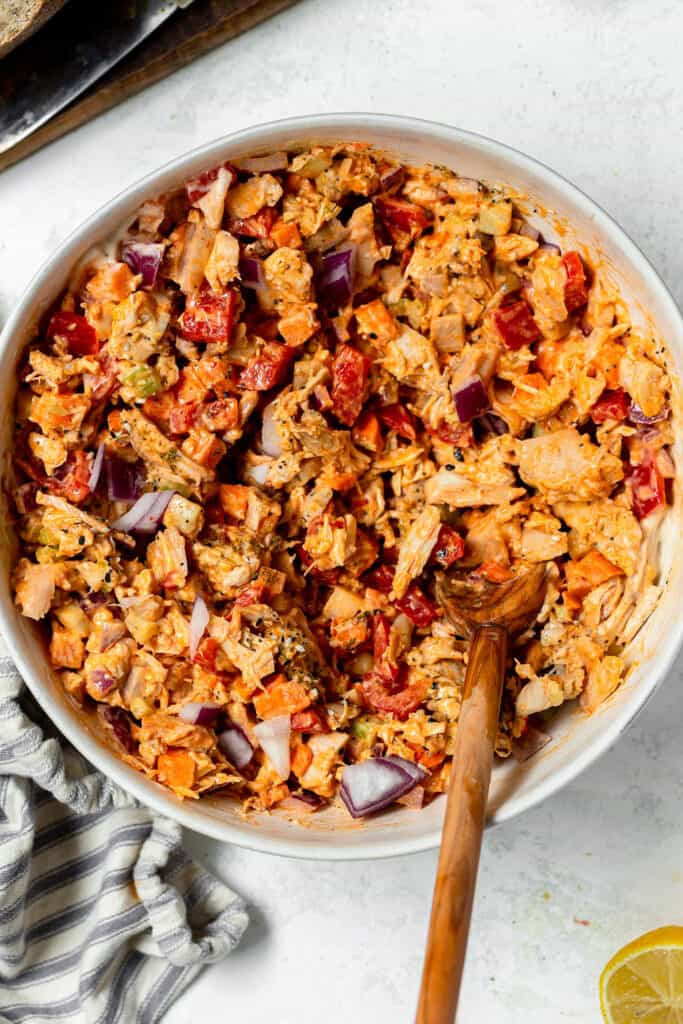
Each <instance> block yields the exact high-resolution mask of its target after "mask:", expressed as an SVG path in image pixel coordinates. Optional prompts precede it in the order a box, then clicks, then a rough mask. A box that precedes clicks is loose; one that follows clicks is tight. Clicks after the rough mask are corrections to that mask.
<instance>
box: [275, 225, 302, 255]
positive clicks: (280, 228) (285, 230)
mask: <svg viewBox="0 0 683 1024" xmlns="http://www.w3.org/2000/svg"><path fill="white" fill-rule="evenodd" d="M270 237H271V238H272V240H273V241H274V242H275V244H276V246H277V247H278V248H280V247H281V246H283V245H286V246H287V248H288V249H300V248H301V245H302V242H301V235H300V234H299V229H298V227H297V226H296V224H287V223H286V222H285V221H284V220H277V221H276V222H275V223H274V224H273V226H272V228H271V229H270Z"/></svg>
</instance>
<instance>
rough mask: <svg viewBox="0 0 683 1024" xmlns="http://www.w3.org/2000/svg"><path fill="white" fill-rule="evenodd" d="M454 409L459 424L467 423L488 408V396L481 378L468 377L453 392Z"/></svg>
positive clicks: (476, 376)
mask: <svg viewBox="0 0 683 1024" xmlns="http://www.w3.org/2000/svg"><path fill="white" fill-rule="evenodd" d="M453 397H454V399H455V409H456V412H457V414H458V419H459V420H460V422H461V423H469V422H470V420H473V419H474V418H475V416H480V415H481V414H482V413H483V412H485V411H486V410H487V409H488V407H489V396H488V395H487V394H486V388H485V387H484V382H483V381H482V379H481V377H480V376H479V375H478V374H476V375H475V376H473V377H470V378H469V379H468V380H466V381H465V383H464V384H462V385H461V386H460V387H459V388H458V389H457V391H455V392H454V394H453Z"/></svg>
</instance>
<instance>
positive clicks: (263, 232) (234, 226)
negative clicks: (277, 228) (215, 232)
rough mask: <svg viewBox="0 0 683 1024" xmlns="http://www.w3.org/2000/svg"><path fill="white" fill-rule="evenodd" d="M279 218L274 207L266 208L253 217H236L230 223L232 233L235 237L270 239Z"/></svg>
mask: <svg viewBox="0 0 683 1024" xmlns="http://www.w3.org/2000/svg"><path fill="white" fill-rule="evenodd" d="M277 218H278V213H277V210H276V209H275V208H274V207H272V206H265V207H264V208H263V209H262V210H259V212H258V213H256V214H254V216H253V217H244V218H237V217H234V218H233V219H232V220H231V221H230V231H231V232H232V234H233V235H241V236H242V237H243V238H270V232H271V231H272V230H273V226H274V224H275V221H276V220H277Z"/></svg>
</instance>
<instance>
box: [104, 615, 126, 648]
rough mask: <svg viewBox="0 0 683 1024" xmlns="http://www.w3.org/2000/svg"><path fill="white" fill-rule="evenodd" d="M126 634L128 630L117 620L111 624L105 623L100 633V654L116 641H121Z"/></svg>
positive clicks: (113, 620)
mask: <svg viewBox="0 0 683 1024" xmlns="http://www.w3.org/2000/svg"><path fill="white" fill-rule="evenodd" d="M127 632H128V630H127V629H126V627H125V625H124V623H123V622H121V621H120V620H119V619H112V621H111V622H105V623H104V625H103V626H102V630H101V632H100V653H101V652H102V651H106V650H107V649H108V648H109V647H111V646H112V645H113V644H115V643H116V642H117V641H118V640H122V639H123V638H124V636H125V635H126V633H127Z"/></svg>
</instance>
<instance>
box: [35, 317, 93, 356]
mask: <svg viewBox="0 0 683 1024" xmlns="http://www.w3.org/2000/svg"><path fill="white" fill-rule="evenodd" d="M47 337H48V341H52V340H53V338H58V337H59V338H65V339H66V343H67V345H68V348H69V352H70V353H71V355H72V356H94V355H97V353H98V352H99V350H100V343H99V341H98V340H97V333H96V332H95V328H94V327H93V326H92V324H89V323H88V321H87V320H86V319H85V317H84V316H81V315H80V313H69V312H68V311H67V310H65V309H60V310H58V311H57V312H56V313H53V314H52V317H51V319H50V323H49V324H48V327H47Z"/></svg>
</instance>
